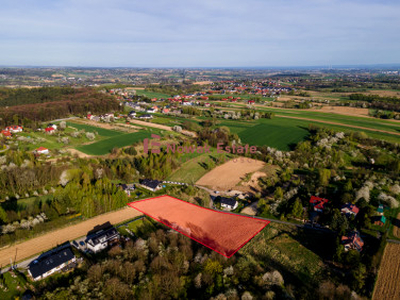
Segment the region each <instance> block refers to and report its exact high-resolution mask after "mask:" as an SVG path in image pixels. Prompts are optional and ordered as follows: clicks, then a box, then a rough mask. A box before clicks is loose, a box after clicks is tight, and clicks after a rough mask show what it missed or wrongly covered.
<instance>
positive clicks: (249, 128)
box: [220, 118, 308, 150]
mask: <svg viewBox="0 0 400 300" xmlns="http://www.w3.org/2000/svg"><path fill="white" fill-rule="evenodd" d="M220 125H221V126H228V127H229V128H230V129H231V132H233V133H237V134H238V135H239V137H240V139H241V141H242V143H244V144H249V145H255V146H270V147H274V148H277V149H279V150H290V147H291V146H292V145H295V144H297V143H298V142H300V141H302V140H303V139H304V138H305V137H306V136H307V134H308V131H307V126H308V123H307V122H305V121H300V120H285V119H281V118H274V119H262V120H258V121H257V122H240V121H223V122H221V123H220Z"/></svg>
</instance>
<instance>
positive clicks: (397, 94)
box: [362, 90, 400, 97]
mask: <svg viewBox="0 0 400 300" xmlns="http://www.w3.org/2000/svg"><path fill="white" fill-rule="evenodd" d="M362 94H370V95H378V96H381V97H400V92H399V91H381V90H375V91H368V92H367V93H362Z"/></svg>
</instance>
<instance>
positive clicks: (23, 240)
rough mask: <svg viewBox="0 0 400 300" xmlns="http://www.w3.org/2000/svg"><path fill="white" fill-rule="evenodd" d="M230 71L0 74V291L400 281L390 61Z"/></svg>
mask: <svg viewBox="0 0 400 300" xmlns="http://www.w3.org/2000/svg"><path fill="white" fill-rule="evenodd" d="M38 72H39V73H40V71H38ZM61 72H64V71H63V70H57V69H55V70H54V72H53V73H54V74H59V73H61ZM132 72H133V71H132ZM162 72H165V73H166V74H167V73H168V72H167V71H165V70H164V71H158V73H162ZM237 72H238V73H237V74H236V73H235V71H231V72H230V74H227V73H225V72H222V71H220V73H218V72H217V71H216V70H211V71H208V72H205V71H202V73H201V74H202V75H201V76H200V75H198V74H197V73H196V72H195V71H192V73H190V74H184V75H185V77H183V78H182V79H180V78H179V79H171V78H169V77H168V76H167V75H166V78H168V80H167V79H165V80H158V81H157V80H155V79H154V78H153V77H152V76H151V75H146V76H147V77H146V76H144V77H143V78H146V80H149V81H151V80H152V81H153V82H152V83H147V84H138V86H136V85H133V84H128V83H118V84H116V83H107V84H104V83H102V84H98V83H94V84H93V82H87V83H85V80H86V79H82V78H80V80H79V81H77V80H75V78H79V76H80V75H79V73H80V71H79V70H76V73H77V74H73V72H72V71H66V72H64V73H65V74H64V75H63V76H62V77H60V76H58V75H57V76H54V77H50V78H48V79H49V80H54V82H55V86H43V87H39V86H35V87H30V88H6V87H4V88H0V106H1V108H0V126H1V133H0V137H1V143H0V149H1V150H0V167H1V171H0V190H1V192H0V201H1V202H0V266H1V268H0V269H1V274H0V298H1V299H14V298H13V297H19V298H21V299H32V298H33V297H43V298H44V299H64V298H71V299H81V298H88V299H92V298H95V299H97V298H100V299H132V297H133V298H135V299H146V297H148V298H149V299H164V298H165V299H178V298H190V299H192V298H193V297H194V295H202V296H201V297H200V298H208V299H210V298H212V299H252V297H254V299H275V298H277V299H281V298H289V299H297V298H299V299H368V298H372V299H395V298H396V297H397V296H399V295H400V288H399V287H398V284H397V282H398V280H400V271H399V266H400V251H399V250H400V245H399V244H400V207H399V201H400V179H399V171H400V155H399V153H400V146H399V140H400V123H399V121H398V119H399V116H400V106H399V104H398V103H400V102H399V100H400V98H399V96H400V92H399V89H400V80H399V77H398V75H397V74H392V73H390V74H385V75H384V80H383V79H382V71H377V72H376V73H374V72H372V71H371V73H368V75H365V73H364V72H365V71H364V70H363V71H362V72H361V71H360V72H359V73H357V72H356V71H354V72H353V73H351V72H345V71H343V73H339V74H331V73H329V72H327V73H318V74H315V73H314V72H310V73H309V74H297V75H296V73H288V74H285V73H282V74H280V75H279V74H278V75H276V74H275V75H270V74H268V72H266V73H265V74H262V75H263V76H261V75H260V74H259V73H257V72H256V73H254V75H253V77H254V78H253V79H249V78H248V76H244V75H243V74H241V73H240V72H241V71H237ZM0 73H1V72H0ZM147 73H149V74H151V71H149V70H147ZM158 73H157V74H158ZM217 73H218V74H217ZM138 74H140V72H139V73H138ZM221 74H223V77H224V78H223V79H218V78H219V77H220V76H222V75H221ZM246 74H247V73H246ZM233 75H235V76H233ZM157 76H160V75H157ZM11 77H12V76H6V77H4V78H3V79H4V80H11ZM188 77H189V78H188ZM191 77H193V79H191ZM225 77H226V78H225ZM229 77H231V78H236V79H229ZM241 77H242V78H243V79H240V78H241ZM61 78H63V79H62V80H64V82H67V83H68V84H65V85H61V86H57V85H59V82H58V81H59V80H61ZM88 78H90V77H88ZM119 78H120V80H121V81H123V80H124V78H125V77H124V76H120V77H119ZM143 78H142V79H141V80H143V81H144V79H143ZM237 78H239V79H237ZM332 78H333V79H332ZM17 79H18V80H22V79H21V77H18V78H14V79H13V80H17ZM29 80H30V79H29ZM87 80H89V79H87ZM136 81H137V82H141V81H140V80H136ZM389 112H390V113H389ZM176 149H178V150H176Z"/></svg>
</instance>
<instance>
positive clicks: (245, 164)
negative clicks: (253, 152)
mask: <svg viewBox="0 0 400 300" xmlns="http://www.w3.org/2000/svg"><path fill="white" fill-rule="evenodd" d="M264 166H265V163H264V162H262V161H259V160H254V159H250V158H237V159H232V160H230V161H228V162H227V163H224V164H223V165H221V166H218V167H216V168H215V169H213V170H211V171H210V172H208V173H207V174H206V175H204V176H203V177H201V178H200V179H199V180H198V181H197V182H196V184H198V185H203V186H207V187H211V188H212V189H215V190H229V189H233V188H234V187H236V185H237V184H238V183H239V182H240V181H241V180H242V179H243V178H244V177H245V176H246V174H248V173H253V172H255V171H258V170H260V169H261V168H263V167H264Z"/></svg>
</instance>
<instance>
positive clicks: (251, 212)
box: [240, 201, 258, 216]
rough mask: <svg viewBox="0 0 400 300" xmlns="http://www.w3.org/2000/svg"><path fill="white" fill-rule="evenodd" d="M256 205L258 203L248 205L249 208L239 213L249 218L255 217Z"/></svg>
mask: <svg viewBox="0 0 400 300" xmlns="http://www.w3.org/2000/svg"><path fill="white" fill-rule="evenodd" d="M257 204H258V201H257V202H254V203H252V204H250V205H249V206H247V207H245V208H243V209H242V211H241V212H240V213H241V214H246V215H249V216H255V215H256V214H257Z"/></svg>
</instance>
